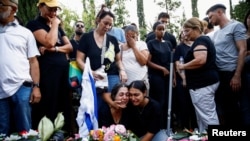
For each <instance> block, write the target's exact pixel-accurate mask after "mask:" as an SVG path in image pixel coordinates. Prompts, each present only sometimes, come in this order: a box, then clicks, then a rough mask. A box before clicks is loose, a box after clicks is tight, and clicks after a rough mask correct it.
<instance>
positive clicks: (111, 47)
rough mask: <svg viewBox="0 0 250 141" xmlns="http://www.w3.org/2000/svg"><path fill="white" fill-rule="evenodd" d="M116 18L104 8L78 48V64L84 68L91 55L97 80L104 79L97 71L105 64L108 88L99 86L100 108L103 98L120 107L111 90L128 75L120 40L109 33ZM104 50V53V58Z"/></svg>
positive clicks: (82, 38) (125, 79) (92, 66)
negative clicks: (94, 27)
mask: <svg viewBox="0 0 250 141" xmlns="http://www.w3.org/2000/svg"><path fill="white" fill-rule="evenodd" d="M114 18H115V16H114V14H113V13H111V11H110V10H109V9H107V8H103V9H102V10H101V11H100V12H99V14H98V15H97V20H96V23H97V27H96V29H94V30H93V31H91V32H89V33H86V34H84V35H83V36H82V37H81V39H80V43H79V48H78V50H77V57H76V61H77V64H78V66H79V67H80V68H81V69H82V70H84V65H85V63H84V60H85V59H86V57H89V60H90V65H91V69H92V70H93V71H92V73H93V76H94V79H95V80H102V79H103V77H102V76H101V75H99V74H98V73H97V70H98V69H99V68H101V66H105V69H104V70H105V72H106V73H107V77H108V88H97V93H98V94H97V97H98V109H99V108H100V107H101V106H102V104H103V103H104V102H103V99H104V101H105V102H107V103H108V104H109V105H111V106H113V107H116V108H119V106H118V104H117V103H115V102H114V101H113V100H112V99H111V97H110V92H111V90H112V88H113V86H114V85H115V84H117V83H119V82H123V83H124V82H126V81H127V75H126V73H125V71H124V66H123V64H122V61H121V54H120V49H119V45H118V41H117V39H116V38H115V37H114V36H111V35H109V34H107V32H108V31H109V30H110V28H111V27H112V25H113V22H114ZM105 48H106V49H105ZM103 49H104V50H103ZM103 51H104V55H103V58H102V57H101V56H102V52H103Z"/></svg>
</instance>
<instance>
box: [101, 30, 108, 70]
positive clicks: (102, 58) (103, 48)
mask: <svg viewBox="0 0 250 141" xmlns="http://www.w3.org/2000/svg"><path fill="white" fill-rule="evenodd" d="M106 41H107V36H106V33H105V34H104V39H103V43H102V54H101V64H102V65H103V63H104V55H105V51H106Z"/></svg>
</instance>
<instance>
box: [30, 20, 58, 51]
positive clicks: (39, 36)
mask: <svg viewBox="0 0 250 141" xmlns="http://www.w3.org/2000/svg"><path fill="white" fill-rule="evenodd" d="M50 22H51V27H50V31H49V32H47V31H45V30H44V29H39V30H36V31H34V32H33V34H34V36H35V38H36V40H37V41H38V42H40V43H41V44H42V45H43V46H45V47H46V48H53V47H55V44H56V42H57V40H58V26H59V23H60V20H59V19H58V18H57V17H54V18H50Z"/></svg>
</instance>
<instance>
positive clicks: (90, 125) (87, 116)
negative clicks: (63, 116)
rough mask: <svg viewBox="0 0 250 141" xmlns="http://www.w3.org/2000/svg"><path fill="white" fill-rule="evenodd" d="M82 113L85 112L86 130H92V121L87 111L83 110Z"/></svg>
mask: <svg viewBox="0 0 250 141" xmlns="http://www.w3.org/2000/svg"><path fill="white" fill-rule="evenodd" d="M84 114H85V123H86V125H87V127H88V130H89V131H90V130H93V128H94V127H93V123H92V121H91V118H90V115H89V113H87V112H85V113H84Z"/></svg>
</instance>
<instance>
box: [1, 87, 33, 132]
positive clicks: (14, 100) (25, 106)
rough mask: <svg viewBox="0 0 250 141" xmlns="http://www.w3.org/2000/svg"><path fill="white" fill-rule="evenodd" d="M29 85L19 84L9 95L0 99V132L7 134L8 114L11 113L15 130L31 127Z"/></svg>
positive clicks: (19, 130) (27, 129)
mask: <svg viewBox="0 0 250 141" xmlns="http://www.w3.org/2000/svg"><path fill="white" fill-rule="evenodd" d="M31 90H32V88H31V87H25V86H21V87H20V88H19V90H18V91H17V92H16V93H15V94H14V95H12V96H11V97H8V98H4V99H0V133H3V134H7V135H8V134H9V130H10V116H11V115H13V119H14V124H15V125H16V129H15V131H16V132H21V131H24V130H25V131H29V130H30V128H31V105H30V102H29V101H30V94H31Z"/></svg>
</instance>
